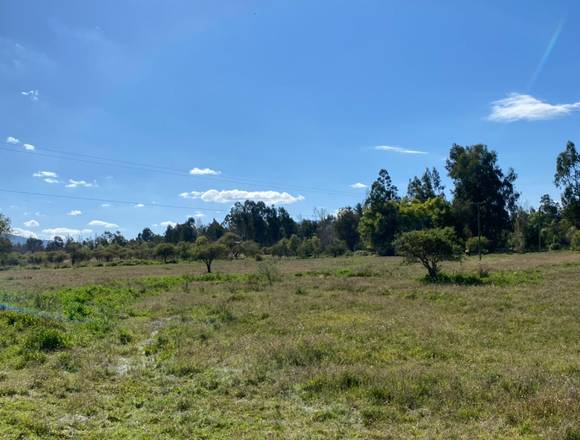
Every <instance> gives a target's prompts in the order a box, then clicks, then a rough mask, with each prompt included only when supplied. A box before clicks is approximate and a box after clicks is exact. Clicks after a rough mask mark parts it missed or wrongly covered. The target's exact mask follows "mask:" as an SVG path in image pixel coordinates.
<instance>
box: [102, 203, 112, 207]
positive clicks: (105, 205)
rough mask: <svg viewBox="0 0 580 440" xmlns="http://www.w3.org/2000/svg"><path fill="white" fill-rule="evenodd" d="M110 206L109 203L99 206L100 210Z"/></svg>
mask: <svg viewBox="0 0 580 440" xmlns="http://www.w3.org/2000/svg"><path fill="white" fill-rule="evenodd" d="M110 207H111V204H110V203H102V204H101V208H110Z"/></svg>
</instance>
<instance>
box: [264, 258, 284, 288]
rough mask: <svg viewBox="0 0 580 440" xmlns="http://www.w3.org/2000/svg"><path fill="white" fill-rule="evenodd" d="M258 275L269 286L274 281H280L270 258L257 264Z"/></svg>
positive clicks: (276, 267) (274, 264) (276, 269)
mask: <svg viewBox="0 0 580 440" xmlns="http://www.w3.org/2000/svg"><path fill="white" fill-rule="evenodd" d="M258 276H259V277H260V278H263V279H265V280H266V281H267V282H268V284H270V286H271V285H272V284H274V282H275V281H280V280H281V279H282V276H281V275H280V270H279V269H278V266H277V265H276V263H275V262H274V261H272V260H267V261H262V262H261V263H259V264H258Z"/></svg>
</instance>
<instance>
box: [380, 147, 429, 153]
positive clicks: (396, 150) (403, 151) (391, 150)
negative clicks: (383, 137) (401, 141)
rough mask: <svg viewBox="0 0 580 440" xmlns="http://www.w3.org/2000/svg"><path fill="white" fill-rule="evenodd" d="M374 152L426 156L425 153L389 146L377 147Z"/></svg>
mask: <svg viewBox="0 0 580 440" xmlns="http://www.w3.org/2000/svg"><path fill="white" fill-rule="evenodd" d="M375 150H379V151H389V152H391V153H400V154H427V152H426V151H420V150H411V149H408V148H402V147H397V146H390V145H377V146H376V147H375Z"/></svg>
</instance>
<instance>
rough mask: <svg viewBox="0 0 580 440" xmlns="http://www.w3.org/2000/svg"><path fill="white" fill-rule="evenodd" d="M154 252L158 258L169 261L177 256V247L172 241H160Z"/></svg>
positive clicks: (165, 261)
mask: <svg viewBox="0 0 580 440" xmlns="http://www.w3.org/2000/svg"><path fill="white" fill-rule="evenodd" d="M154 254H155V256H156V257H157V258H161V259H162V260H163V262H164V263H167V260H169V259H170V258H172V257H175V255H176V254H177V249H176V248H175V246H174V245H172V244H171V243H159V244H158V245H157V246H155V252H154Z"/></svg>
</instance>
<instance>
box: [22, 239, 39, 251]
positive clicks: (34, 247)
mask: <svg viewBox="0 0 580 440" xmlns="http://www.w3.org/2000/svg"><path fill="white" fill-rule="evenodd" d="M24 249H26V250H27V251H28V252H40V251H42V250H43V249H44V243H43V242H42V240H39V239H38V238H34V237H29V238H27V239H26V243H25V244H24Z"/></svg>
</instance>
